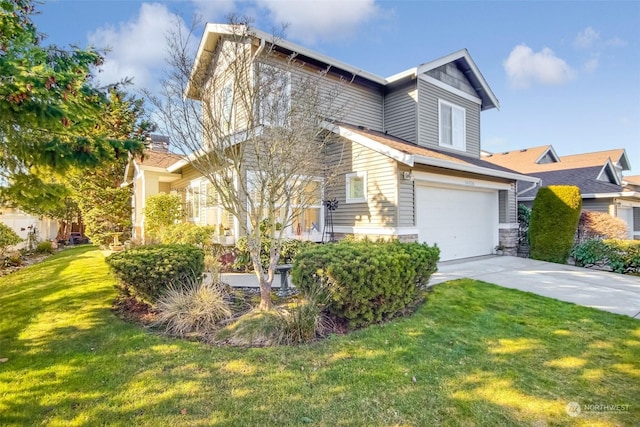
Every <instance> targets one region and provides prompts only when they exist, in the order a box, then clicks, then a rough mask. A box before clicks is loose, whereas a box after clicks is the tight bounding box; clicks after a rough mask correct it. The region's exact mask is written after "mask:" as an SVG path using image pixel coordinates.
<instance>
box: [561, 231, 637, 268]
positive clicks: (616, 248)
mask: <svg viewBox="0 0 640 427" xmlns="http://www.w3.org/2000/svg"><path fill="white" fill-rule="evenodd" d="M572 255H573V257H574V259H575V261H576V265H577V266H580V267H600V268H605V269H610V270H611V271H614V272H616V273H622V274H640V241H639V240H615V239H609V240H600V239H592V240H587V241H586V242H584V243H581V244H579V245H577V246H576V247H575V248H573V252H572Z"/></svg>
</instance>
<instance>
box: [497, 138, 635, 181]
mask: <svg viewBox="0 0 640 427" xmlns="http://www.w3.org/2000/svg"><path fill="white" fill-rule="evenodd" d="M547 153H551V154H552V156H554V157H556V158H557V159H558V160H559V161H558V162H552V163H542V164H538V163H536V162H537V161H538V160H539V159H541V158H542V157H543V156H544V155H545V154H547ZM485 160H487V161H488V162H491V163H493V164H496V165H500V166H504V167H508V168H510V169H513V170H516V171H518V172H521V173H527V174H532V173H534V172H549V171H556V170H567V169H576V168H588V167H595V166H599V167H600V169H602V168H603V167H604V166H605V165H606V164H607V163H608V162H609V161H611V162H612V163H614V164H615V163H620V165H621V166H622V170H629V160H628V158H627V154H626V152H625V150H624V149H622V148H617V149H613V150H605V151H596V152H592V153H582V154H573V155H569V156H558V155H557V154H556V153H555V151H554V150H553V147H552V146H551V145H541V146H539V147H533V148H525V149H522V150H514V151H507V152H504V153H497V154H491V155H489V156H486V157H485Z"/></svg>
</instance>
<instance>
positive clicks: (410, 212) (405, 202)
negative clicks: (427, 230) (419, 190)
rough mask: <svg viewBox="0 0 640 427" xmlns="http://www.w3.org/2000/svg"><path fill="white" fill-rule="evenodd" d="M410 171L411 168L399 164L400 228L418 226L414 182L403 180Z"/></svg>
mask: <svg viewBox="0 0 640 427" xmlns="http://www.w3.org/2000/svg"><path fill="white" fill-rule="evenodd" d="M409 171H411V168H410V167H409V166H407V165H403V164H400V163H398V227H413V226H415V225H416V219H415V192H414V191H415V190H414V182H413V181H410V180H406V179H403V178H402V173H403V172H409Z"/></svg>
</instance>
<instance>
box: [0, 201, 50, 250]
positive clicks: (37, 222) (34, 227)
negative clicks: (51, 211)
mask: <svg viewBox="0 0 640 427" xmlns="http://www.w3.org/2000/svg"><path fill="white" fill-rule="evenodd" d="M0 221H1V222H3V223H4V224H5V225H6V226H8V227H9V228H11V229H12V230H13V231H15V232H16V234H18V236H20V238H21V239H24V240H23V242H21V243H19V244H18V245H16V248H22V247H25V246H26V244H27V239H28V237H29V233H34V232H35V236H36V238H37V239H38V241H43V240H55V239H56V236H57V234H58V221H56V220H54V219H50V218H44V217H41V216H34V215H31V214H28V213H26V212H22V211H21V210H20V209H17V208H10V207H3V208H0Z"/></svg>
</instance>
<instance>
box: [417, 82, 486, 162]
mask: <svg viewBox="0 0 640 427" xmlns="http://www.w3.org/2000/svg"><path fill="white" fill-rule="evenodd" d="M439 99H442V100H444V101H447V102H450V103H452V104H455V105H459V106H460V107H463V108H465V109H466V120H467V123H466V125H467V126H466V137H467V139H466V152H463V151H459V150H451V149H449V151H451V152H455V153H461V154H468V155H469V156H471V157H475V158H480V105H479V104H476V103H475V102H472V101H469V100H467V99H465V98H463V97H461V96H458V95H456V94H453V93H451V92H449V91H447V90H445V89H442V88H439V87H437V86H435V85H433V84H431V83H429V82H426V81H424V80H421V79H418V144H419V145H423V146H425V147H429V148H436V149H441V150H447V148H446V147H440V146H439V145H438V144H439V138H440V137H439V131H438V100H439Z"/></svg>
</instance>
